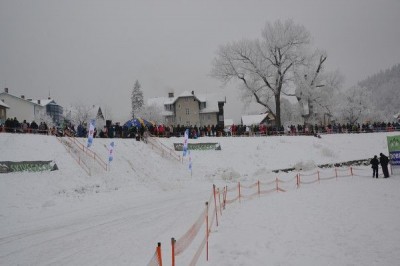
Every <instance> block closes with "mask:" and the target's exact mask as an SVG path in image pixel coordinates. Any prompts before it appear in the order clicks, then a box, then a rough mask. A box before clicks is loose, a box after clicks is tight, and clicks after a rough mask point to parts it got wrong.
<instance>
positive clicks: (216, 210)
mask: <svg viewBox="0 0 400 266" xmlns="http://www.w3.org/2000/svg"><path fill="white" fill-rule="evenodd" d="M213 191H214V206H215V221H216V223H217V226H218V209H217V198H216V195H215V184H213Z"/></svg>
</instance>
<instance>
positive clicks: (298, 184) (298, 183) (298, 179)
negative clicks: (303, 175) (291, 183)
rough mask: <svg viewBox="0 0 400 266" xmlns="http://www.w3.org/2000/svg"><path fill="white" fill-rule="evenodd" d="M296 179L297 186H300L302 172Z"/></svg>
mask: <svg viewBox="0 0 400 266" xmlns="http://www.w3.org/2000/svg"><path fill="white" fill-rule="evenodd" d="M296 180H297V188H299V187H300V174H297V175H296Z"/></svg>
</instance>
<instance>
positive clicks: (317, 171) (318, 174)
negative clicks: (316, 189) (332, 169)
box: [317, 171, 320, 183]
mask: <svg viewBox="0 0 400 266" xmlns="http://www.w3.org/2000/svg"><path fill="white" fill-rule="evenodd" d="M317 175H318V183H319V181H320V180H319V171H317Z"/></svg>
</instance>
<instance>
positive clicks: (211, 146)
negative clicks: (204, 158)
mask: <svg viewBox="0 0 400 266" xmlns="http://www.w3.org/2000/svg"><path fill="white" fill-rule="evenodd" d="M174 148H175V150H176V151H184V145H183V144H182V143H174ZM186 150H203V151H205V150H221V145H220V144H219V143H188V146H187V148H186Z"/></svg>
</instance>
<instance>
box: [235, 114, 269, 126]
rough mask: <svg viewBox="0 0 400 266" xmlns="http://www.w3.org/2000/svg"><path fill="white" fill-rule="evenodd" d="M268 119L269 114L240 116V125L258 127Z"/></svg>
mask: <svg viewBox="0 0 400 266" xmlns="http://www.w3.org/2000/svg"><path fill="white" fill-rule="evenodd" d="M267 118H269V113H265V114H259V115H242V125H244V126H251V125H258V124H261V123H263V122H265V120H266V119H267Z"/></svg>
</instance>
